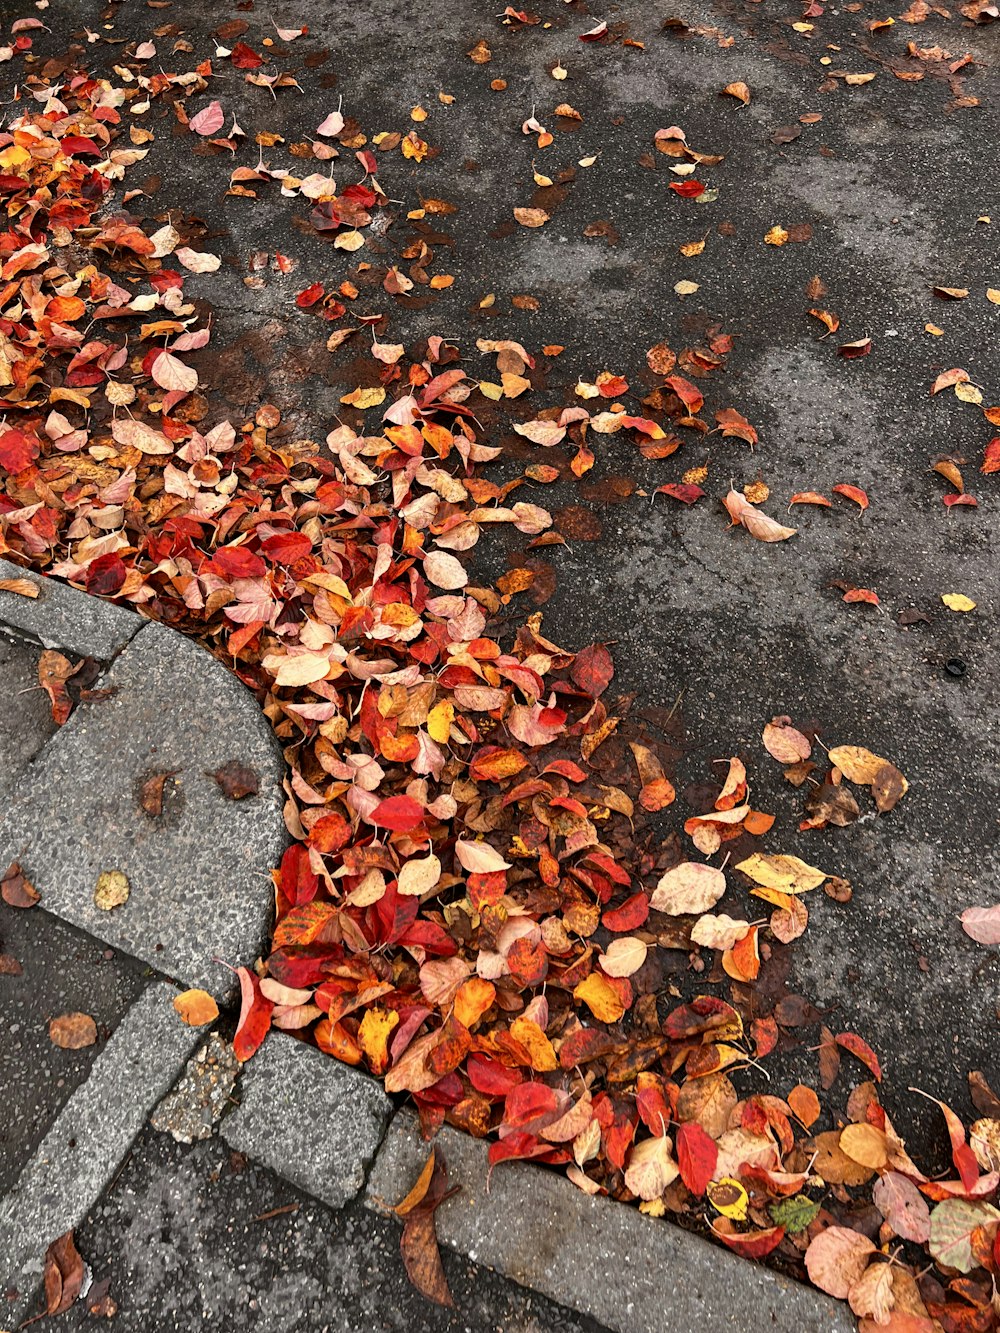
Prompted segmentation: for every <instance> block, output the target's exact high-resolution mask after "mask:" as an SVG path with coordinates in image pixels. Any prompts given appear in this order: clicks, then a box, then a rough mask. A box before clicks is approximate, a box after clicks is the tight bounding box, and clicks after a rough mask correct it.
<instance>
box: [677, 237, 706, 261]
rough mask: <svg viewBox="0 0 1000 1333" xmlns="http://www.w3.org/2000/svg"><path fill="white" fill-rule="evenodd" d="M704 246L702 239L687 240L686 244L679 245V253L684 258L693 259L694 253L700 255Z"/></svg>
mask: <svg viewBox="0 0 1000 1333" xmlns="http://www.w3.org/2000/svg"><path fill="white" fill-rule="evenodd" d="M704 248H705V242H704V241H688V242H687V244H686V245H682V246H681V254H682V255H683V256H684V258H685V259H693V258H694V256H695V255H700V254H701V252H702V250H704Z"/></svg>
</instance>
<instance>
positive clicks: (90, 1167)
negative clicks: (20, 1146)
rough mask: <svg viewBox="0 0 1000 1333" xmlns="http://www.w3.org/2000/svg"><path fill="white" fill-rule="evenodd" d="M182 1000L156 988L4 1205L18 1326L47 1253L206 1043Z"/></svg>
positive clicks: (1, 1251) (0, 1213)
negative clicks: (187, 1019)
mask: <svg viewBox="0 0 1000 1333" xmlns="http://www.w3.org/2000/svg"><path fill="white" fill-rule="evenodd" d="M175 994H176V992H175V990H174V988H173V987H172V986H171V985H169V984H168V983H167V982H162V981H161V982H155V983H154V984H153V985H151V986H150V987H149V988H148V990H146V992H145V993H144V994H143V995H142V997H141V998H140V999H139V1000H137V1001H136V1003H135V1004H134V1005H133V1006H132V1008H131V1009H130V1010H129V1011H128V1013H127V1014H126V1015H125V1017H124V1018H123V1019H122V1021H121V1023H120V1024H119V1026H118V1028H117V1029H116V1030H115V1032H114V1034H113V1036H112V1037H111V1039H110V1040H109V1041H108V1044H107V1045H106V1046H105V1048H104V1050H103V1051H101V1053H100V1055H98V1057H97V1059H96V1060H95V1061H94V1066H93V1068H92V1070H91V1071H90V1076H89V1077H88V1079H87V1081H86V1082H85V1083H83V1084H81V1086H80V1087H79V1088H77V1090H76V1091H75V1092H74V1093H73V1094H72V1096H71V1097H70V1099H69V1101H68V1102H67V1103H66V1105H65V1106H64V1107H63V1109H62V1111H61V1112H60V1113H59V1115H58V1117H57V1118H56V1120H55V1123H54V1124H53V1126H52V1128H51V1129H50V1130H49V1132H48V1134H46V1136H45V1138H44V1139H43V1140H42V1142H41V1144H40V1145H39V1147H38V1149H37V1150H36V1152H35V1154H34V1156H33V1157H32V1158H31V1160H30V1161H29V1162H28V1164H27V1166H26V1167H25V1168H24V1170H23V1171H22V1172H21V1175H20V1177H19V1178H18V1181H17V1184H16V1185H15V1186H14V1188H13V1189H12V1190H11V1191H10V1193H9V1194H8V1195H7V1196H6V1197H5V1198H4V1199H3V1201H2V1202H0V1292H3V1291H6V1290H10V1289H15V1288H16V1289H17V1291H18V1295H17V1297H16V1298H15V1299H14V1301H13V1302H12V1303H9V1304H8V1303H5V1304H4V1305H3V1307H2V1309H0V1318H2V1319H3V1320H4V1321H5V1322H6V1321H7V1320H9V1321H10V1323H11V1325H12V1326H13V1325H16V1324H17V1323H18V1322H19V1320H20V1319H21V1318H23V1317H24V1315H25V1314H26V1313H27V1312H28V1307H29V1306H30V1305H31V1303H32V1300H33V1297H34V1293H35V1291H36V1289H37V1287H38V1285H39V1282H40V1280H41V1275H42V1258H43V1256H44V1254H45V1251H46V1249H47V1247H48V1246H49V1244H50V1243H51V1242H52V1241H53V1240H55V1239H56V1238H57V1237H58V1236H61V1235H62V1234H63V1233H64V1232H66V1231H69V1230H70V1228H71V1227H75V1226H78V1225H79V1224H80V1222H81V1221H82V1219H83V1218H84V1217H85V1216H86V1214H87V1212H88V1211H89V1210H90V1209H91V1208H92V1207H93V1206H94V1204H95V1203H96V1202H97V1200H98V1199H99V1198H100V1196H101V1194H102V1192H103V1191H104V1188H105V1186H106V1185H107V1183H108V1181H109V1180H110V1179H111V1177H112V1175H113V1174H114V1172H115V1170H116V1169H117V1167H118V1165H119V1163H120V1162H121V1161H122V1159H123V1158H124V1156H125V1154H126V1153H127V1152H128V1150H129V1148H130V1147H131V1146H132V1143H133V1141H134V1139H135V1138H136V1136H137V1135H138V1133H139V1132H140V1130H141V1129H142V1127H143V1125H144V1124H145V1122H146V1119H147V1117H148V1115H149V1113H150V1111H151V1110H152V1108H153V1107H154V1106H155V1105H156V1103H157V1101H158V1100H159V1099H160V1098H161V1097H162V1096H163V1094H164V1093H165V1092H166V1091H167V1090H168V1089H169V1088H170V1087H171V1086H172V1085H173V1083H174V1082H175V1081H176V1079H177V1077H178V1075H179V1074H180V1072H181V1071H182V1069H183V1068H184V1064H185V1062H186V1061H187V1059H188V1056H189V1055H190V1054H191V1052H192V1050H193V1049H194V1047H195V1046H196V1045H197V1044H198V1042H199V1041H201V1040H202V1039H203V1038H204V1035H205V1034H204V1030H203V1029H200V1028H191V1027H185V1026H184V1024H183V1023H182V1022H181V1021H180V1019H179V1018H178V1016H177V1014H176V1013H175V1011H174V1008H173V1004H172V1000H173V997H174V995H175Z"/></svg>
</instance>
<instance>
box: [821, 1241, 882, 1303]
mask: <svg viewBox="0 0 1000 1333" xmlns="http://www.w3.org/2000/svg"><path fill="white" fill-rule="evenodd" d="M874 1253H875V1246H874V1245H873V1244H872V1243H871V1241H870V1240H869V1239H868V1237H867V1236H862V1235H861V1233H860V1232H859V1231H852V1230H851V1229H850V1228H849V1227H827V1229H826V1230H825V1231H821V1232H820V1233H819V1235H818V1236H814V1237H813V1239H812V1241H811V1242H810V1244H809V1248H808V1250H806V1271H807V1272H808V1274H809V1280H810V1281H811V1282H812V1283H813V1285H814V1286H817V1287H819V1289H820V1291H825V1292H826V1293H827V1295H829V1296H836V1297H837V1299H838V1300H841V1301H844V1300H846V1299H847V1295H848V1292H849V1291H850V1290H851V1288H852V1287H853V1286H854V1284H855V1282H857V1281H858V1279H859V1278H860V1277H861V1275H862V1274H863V1273H864V1271H865V1269H866V1268H867V1267H868V1260H869V1259H870V1257H871V1256H872V1255H873V1254H874Z"/></svg>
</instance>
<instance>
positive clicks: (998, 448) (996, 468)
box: [979, 435, 1000, 1234]
mask: <svg viewBox="0 0 1000 1333" xmlns="http://www.w3.org/2000/svg"><path fill="white" fill-rule="evenodd" d="M979 471H980V472H987V473H989V472H1000V435H995V436H994V437H993V439H992V440H990V442H989V444H988V445H987V446H986V450H985V452H984V454H983V465H982V467H981V468H980V469H979ZM998 1234H1000V1233H998Z"/></svg>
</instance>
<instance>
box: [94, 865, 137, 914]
mask: <svg viewBox="0 0 1000 1333" xmlns="http://www.w3.org/2000/svg"><path fill="white" fill-rule="evenodd" d="M128 895H129V882H128V880H127V879H126V877H125V876H124V875H123V874H122V872H121V871H120V870H104V871H102V872H101V874H99V875H98V877H97V886H96V888H95V889H94V906H95V907H99V908H100V909H101V911H102V912H110V911H111V910H112V908H115V907H121V906H122V904H123V903H126V902H128Z"/></svg>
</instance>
